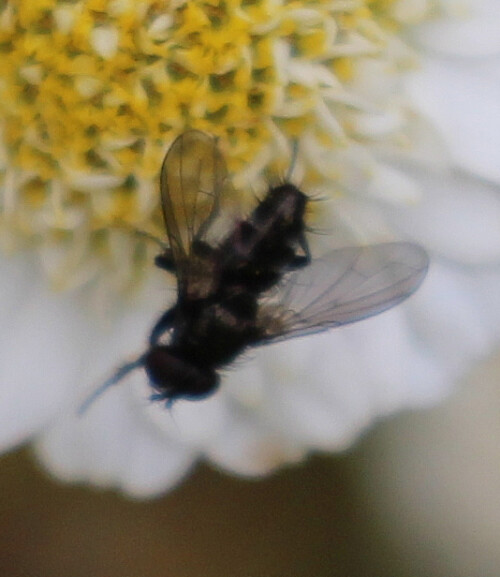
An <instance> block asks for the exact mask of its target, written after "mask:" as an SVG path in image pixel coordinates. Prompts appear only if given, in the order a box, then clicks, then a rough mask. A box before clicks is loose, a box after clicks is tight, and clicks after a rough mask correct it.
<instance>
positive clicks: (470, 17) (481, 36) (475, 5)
mask: <svg viewBox="0 0 500 577" xmlns="http://www.w3.org/2000/svg"><path fill="white" fill-rule="evenodd" d="M441 2H442V4H444V6H445V10H446V8H447V14H446V16H447V18H442V19H437V20H435V21H433V22H428V23H426V24H423V25H422V26H420V27H419V28H418V30H417V32H416V33H415V37H416V38H417V39H418V40H419V42H421V43H422V44H423V45H424V46H426V47H427V48H430V49H432V50H435V51H437V52H442V53H444V54H455V55H462V56H487V55H490V54H494V53H498V52H499V51H500V33H499V22H500V4H499V3H498V0H469V2H468V4H467V3H466V2H463V1H457V0H441Z"/></svg>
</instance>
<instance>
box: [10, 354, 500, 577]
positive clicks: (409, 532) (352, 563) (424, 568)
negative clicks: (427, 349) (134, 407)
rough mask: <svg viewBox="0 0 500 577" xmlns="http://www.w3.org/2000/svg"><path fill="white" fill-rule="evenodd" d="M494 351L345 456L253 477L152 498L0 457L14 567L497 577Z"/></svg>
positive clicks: (195, 484)
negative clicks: (452, 388)
mask: <svg viewBox="0 0 500 577" xmlns="http://www.w3.org/2000/svg"><path fill="white" fill-rule="evenodd" d="M499 377H500V356H498V357H497V358H494V359H490V360H489V361H488V362H485V363H483V365H482V366H480V367H478V368H477V369H476V370H475V372H474V374H472V375H470V376H469V378H468V379H467V380H466V381H464V382H463V383H462V386H461V388H460V389H459V390H458V391H457V392H455V394H454V395H453V397H452V398H450V399H449V400H448V401H447V402H446V403H445V404H443V405H442V406H440V407H438V408H435V409H433V410H428V411H423V412H416V413H411V414H410V413H406V414H400V415H398V416H395V417H393V418H391V419H389V420H386V421H384V422H382V423H379V424H378V425H377V426H376V427H374V428H373V429H372V430H371V431H369V432H368V433H367V434H366V435H365V436H364V438H362V439H361V440H360V441H359V442H358V443H357V445H356V446H355V447H353V448H352V449H351V450H350V451H349V452H348V453H346V454H342V455H339V456H337V457H328V458H327V457H320V456H314V457H311V458H310V459H309V460H308V461H307V462H306V463H304V464H303V465H301V466H298V467H293V468H289V469H286V470H282V471H280V472H278V473H276V474H275V475H274V476H272V477H270V478H267V479H264V480H258V481H255V480H253V481H248V480H243V479H238V478H233V477H229V476H227V475H224V474H221V473H219V472H217V471H215V470H213V469H210V468H209V467H207V466H206V465H200V466H198V467H197V468H196V469H195V471H194V472H193V474H192V475H191V476H190V477H188V478H187V479H186V480H185V482H184V483H183V484H181V485H180V486H179V487H178V488H177V489H176V490H174V491H172V492H171V493H169V494H166V495H165V496H164V497H162V498H160V499H156V500H152V501H132V500H130V499H128V498H126V497H123V496H121V495H120V494H117V493H114V492H111V491H99V490H96V489H91V488H87V487H76V486H68V485H62V484H59V483H58V482H56V481H53V480H52V479H50V478H49V477H47V476H46V474H45V473H43V472H41V471H40V470H39V469H38V467H37V465H36V463H35V462H34V460H33V458H32V456H31V454H30V452H29V450H27V449H22V450H20V451H18V452H15V453H11V454H10V455H7V456H4V457H2V458H1V459H0V511H1V513H0V575H2V576H7V577H27V576H30V577H32V576H37V577H45V576H50V577H52V576H59V575H64V576H70V577H80V576H81V577H83V576H85V577H88V576H89V575H92V576H93V577H100V576H106V577H114V576H117V577H118V576H120V577H129V576H130V577H132V576H141V577H160V576H161V577H169V576H175V577H195V576H196V577H200V576H203V577H224V576H226V575H227V576H230V575H238V576H242V577H278V576H279V577H282V576H284V575H286V576H287V577H305V576H311V575H314V576H315V577H322V576H325V577H326V576H328V577H337V576H348V577H351V576H355V577H375V576H381V575H384V576H391V577H406V576H411V577H420V576H421V577H424V576H425V577H428V576H432V577H441V576H443V577H445V576H446V577H462V576H463V577H489V576H491V577H497V576H498V575H499V573H500V442H499V440H500V393H499V386H498V383H499V380H500V379H499Z"/></svg>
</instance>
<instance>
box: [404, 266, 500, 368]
mask: <svg viewBox="0 0 500 577" xmlns="http://www.w3.org/2000/svg"><path fill="white" fill-rule="evenodd" d="M472 274H474V273H472ZM466 278H467V273H466V272H464V271H463V270H461V269H460V268H459V267H456V266H455V267H453V266H449V265H445V264H444V263H440V262H438V261H434V262H433V263H432V264H431V267H430V270H429V274H428V276H427V278H426V280H425V283H424V284H423V286H422V287H421V289H420V290H419V292H418V293H417V294H416V295H414V297H412V298H413V303H412V305H413V306H414V307H415V310H416V312H417V314H416V316H415V318H414V321H413V325H414V328H415V331H416V333H417V334H418V335H419V337H420V340H421V342H422V343H424V344H425V345H424V346H425V347H426V348H427V351H428V354H430V355H433V356H434V357H435V358H438V359H439V360H440V362H441V363H443V364H444V366H445V367H447V369H448V372H449V374H450V376H453V377H454V378H456V377H458V376H459V375H460V374H461V373H462V372H463V371H465V370H466V369H467V368H468V367H469V366H470V364H471V363H472V362H474V361H478V360H479V359H481V358H484V357H485V356H486V355H488V354H489V353H490V352H491V348H492V345H493V340H494V336H495V335H494V333H493V331H492V330H491V328H489V327H488V323H487V322H485V321H486V317H483V315H484V314H487V311H485V309H484V308H483V307H481V305H480V303H479V302H478V299H477V298H476V297H477V295H476V293H475V292H474V291H473V290H471V289H470V288H469V287H467V283H466V282H465V281H466Z"/></svg>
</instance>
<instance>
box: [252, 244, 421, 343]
mask: <svg viewBox="0 0 500 577" xmlns="http://www.w3.org/2000/svg"><path fill="white" fill-rule="evenodd" d="M428 266H429V258H428V256H427V253H426V252H425V250H424V249H422V248H421V247H419V246H417V245H415V244H411V243H387V244H379V245H373V246H366V247H349V248H341V249H338V250H334V251H332V252H330V253H328V254H326V255H325V256H324V257H322V258H320V259H316V260H314V261H313V262H312V263H311V264H310V265H309V266H306V267H304V268H302V269H299V270H297V271H295V272H293V273H291V274H289V275H287V277H285V279H284V280H283V282H282V283H281V286H279V287H278V288H277V289H276V291H275V293H274V294H271V295H270V296H269V297H268V298H267V300H266V301H264V302H263V303H262V305H261V307H260V312H259V320H258V323H259V326H261V327H262V332H263V335H264V336H263V338H262V341H261V342H262V344H266V343H269V342H275V341H279V340H284V339H288V338H293V337H299V336H303V335H307V334H310V333H315V332H320V331H325V330H327V329H330V328H333V327H338V326H341V325H346V324H349V323H354V322H356V321H359V320H362V319H365V318H368V317H371V316H373V315H376V314H378V313H381V312H382V311H385V310H387V309H389V308H391V307H393V306H395V305H397V304H399V303H400V302H401V301H403V300H405V299H406V298H408V297H409V296H410V295H411V294H412V293H413V292H414V291H415V290H417V288H418V287H419V286H420V284H421V283H422V281H423V280H424V278H425V275H426V273H427V269H428Z"/></svg>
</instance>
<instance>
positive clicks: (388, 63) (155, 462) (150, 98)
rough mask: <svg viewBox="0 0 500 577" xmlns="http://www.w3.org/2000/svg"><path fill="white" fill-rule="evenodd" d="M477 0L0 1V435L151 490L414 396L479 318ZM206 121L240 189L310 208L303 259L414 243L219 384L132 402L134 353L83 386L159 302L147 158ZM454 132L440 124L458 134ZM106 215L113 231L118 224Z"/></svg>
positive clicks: (337, 439) (482, 147)
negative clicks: (388, 293)
mask: <svg viewBox="0 0 500 577" xmlns="http://www.w3.org/2000/svg"><path fill="white" fill-rule="evenodd" d="M499 16H500V15H499V14H498V8H496V6H495V2H493V1H490V2H488V1H484V2H476V3H474V4H472V3H470V5H467V4H466V3H464V2H458V1H456V2H454V1H452V0H448V1H444V0H443V1H442V2H438V1H437V0H392V1H387V0H329V1H325V0H306V1H299V0H297V1H293V2H280V1H276V0H275V1H273V0H269V1H266V0H262V1H259V0H256V1H243V2H241V1H239V0H228V1H226V2H223V3H220V2H211V1H206V2H199V1H197V0H196V1H193V0H192V1H190V2H187V1H183V0H175V1H167V0H141V1H140V2H137V0H86V1H84V0H76V1H73V2H62V1H58V0H43V1H40V2H37V3H36V4H33V3H32V2H29V1H28V0H16V2H13V1H6V2H4V3H3V4H2V8H1V13H0V38H1V40H0V46H1V48H2V64H3V66H2V72H1V75H0V111H1V114H0V118H1V123H2V124H1V136H0V162H1V173H0V178H1V179H2V200H1V205H0V208H1V215H0V219H1V220H0V240H1V247H2V249H3V252H2V258H1V260H0V266H1V267H2V269H3V270H2V272H3V274H2V275H1V278H2V281H1V284H0V286H1V289H2V291H3V293H2V298H1V299H0V310H1V312H2V315H3V316H2V319H3V323H2V327H3V330H2V332H1V334H0V338H1V339H2V347H1V350H2V361H1V363H0V423H1V425H0V444H1V446H2V448H3V449H4V450H8V449H10V448H12V447H15V446H18V445H19V444H21V443H25V442H28V441H29V442H32V443H33V446H34V448H35V451H36V454H37V455H38V458H39V459H40V461H41V462H42V463H44V464H45V465H46V467H47V468H48V469H49V470H50V471H51V472H52V473H54V474H55V475H57V476H58V477H60V478H62V479H65V480H69V481H78V482H90V483H93V484H96V485H99V486H104V487H115V488H119V489H121V490H123V491H125V492H127V493H129V494H131V495H135V496H141V497H145V496H152V495H156V494H159V493H161V492H163V491H166V490H168V489H169V488H171V487H173V486H174V485H175V484H176V483H177V482H179V480H180V479H181V478H182V477H183V476H184V475H185V474H186V473H187V472H188V471H189V470H190V468H191V467H192V466H193V464H194V463H196V462H197V461H198V460H199V459H200V458H201V459H205V460H207V461H209V462H211V463H212V464H214V465H216V466H218V467H221V468H222V469H224V470H226V471H230V472H233V473H236V474H240V475H253V476H255V475H262V474H265V473H268V472H270V471H272V470H274V469H275V468H276V467H278V466H280V465H282V464H285V463H291V462H297V461H300V460H301V459H303V458H304V456H305V455H307V454H308V453H309V452H310V451H319V450H320V451H338V450H341V449H344V448H346V447H348V446H349V445H350V444H351V443H352V442H353V441H354V440H355V439H356V437H357V436H358V435H359V434H360V432H361V431H363V430H364V429H365V428H366V427H367V426H369V425H370V424H371V423H373V422H374V421H375V420H376V419H379V418H381V417H383V416H385V415H388V414H390V413H393V412H394V411H397V410H401V409H404V408H409V407H417V406H425V405H428V404H430V403H433V402H436V401H437V400H438V399H440V398H442V397H443V395H444V394H445V393H446V392H447V391H448V390H449V389H450V388H451V386H452V385H453V383H454V382H455V381H456V380H457V378H458V377H459V376H460V375H461V374H463V373H464V371H466V370H467V369H468V368H469V367H470V366H471V364H472V363H473V362H475V361H476V360H477V359H478V358H480V357H482V356H484V355H486V354H487V353H488V352H489V351H491V350H492V349H493V348H494V347H496V346H497V344H498V340H499V337H500V329H499V328H498V327H500V322H499V321H500V319H499V318H498V317H499V316H500V306H499V305H500V303H499V302H497V301H498V300H499V298H500V296H499V295H500V291H498V290H497V287H498V286H499V284H500V269H499V267H498V264H499V263H500V227H499V226H498V222H499V220H500V218H499V217H500V196H499V195H498V187H499V182H500V173H499V172H498V171H499V170H500V169H499V163H498V162H497V159H496V160H495V155H496V154H497V153H496V151H497V150H498V134H500V127H499V126H498V113H496V112H495V111H496V106H497V103H498V86H499V85H500V83H499V82H498V80H499V67H498V52H499V45H498V34H496V28H495V24H496V23H497V22H498V17H499ZM187 129H197V130H202V131H204V132H206V133H207V134H210V135H213V136H214V137H217V138H218V143H219V145H220V148H221V150H222V152H223V154H224V158H225V160H226V162H227V166H228V170H229V173H230V175H231V182H232V185H233V187H234V190H236V191H238V197H237V202H238V204H239V205H240V206H241V208H242V210H249V209H250V208H251V207H252V206H253V204H254V203H255V201H254V198H255V195H257V196H258V195H259V194H262V192H263V191H265V190H266V187H267V186H268V181H269V175H280V174H286V173H287V172H288V170H289V168H290V167H289V164H290V158H291V151H292V149H293V147H294V143H296V147H297V150H298V157H297V160H296V163H295V166H294V167H293V169H294V170H293V178H294V179H297V181H298V183H300V185H301V187H302V188H303V189H304V190H305V191H307V192H309V193H310V194H311V195H313V196H314V194H317V195H318V196H321V197H322V198H324V199H325V200H324V202H321V203H311V204H312V205H313V206H312V207H311V214H310V215H309V216H310V222H309V224H310V225H311V227H312V228H313V229H316V230H317V231H323V232H325V234H314V233H311V234H310V235H309V238H310V242H311V246H312V250H313V253H318V252H321V251H322V250H327V249H328V248H331V247H332V246H336V245H346V244H349V243H350V244H364V243H371V242H380V241H388V240H401V239H407V240H412V241H414V242H417V243H419V244H422V245H423V246H424V247H426V248H427V249H428V250H429V252H430V254H431V258H432V261H433V263H432V268H431V271H430V274H429V277H428V279H427V281H426V282H425V284H424V286H423V287H422V289H421V290H420V291H419V293H418V294H417V295H415V296H414V297H412V299H411V300H410V301H409V302H408V303H406V304H405V305H403V306H401V307H398V308H397V309H395V310H392V311H390V312H387V313H385V314H383V315H381V316H379V317H376V318H373V319H370V320H367V321H365V322H363V323H360V324H358V325H354V326H349V327H345V328H343V329H340V330H337V331H331V332H328V333H325V334H321V335H316V336H312V337H308V338H304V339H296V340H294V341H290V342H287V343H283V344H280V345H273V346H269V347H263V348H262V349H260V350H255V351H252V352H251V353H250V354H249V355H248V356H247V357H245V358H242V359H239V360H238V361H237V362H236V363H235V364H234V366H232V367H231V368H230V369H229V370H227V371H226V372H225V374H224V379H223V385H222V387H221V389H220V391H218V392H217V394H216V395H214V396H213V397H210V398H208V399H206V400H204V401H200V402H188V401H179V402H178V403H176V404H175V406H174V407H173V409H172V410H171V411H168V410H166V409H165V407H164V406H162V405H161V404H159V403H151V402H150V401H149V400H148V397H149V395H150V392H151V389H150V387H149V385H148V383H147V381H146V378H145V375H144V373H143V371H137V372H136V373H134V374H131V375H130V376H129V377H128V378H127V379H126V380H125V381H124V382H122V383H120V385H117V386H116V387H113V388H111V389H109V390H108V391H107V392H106V394H105V395H103V396H102V397H101V398H99V399H98V400H96V402H95V403H94V404H93V405H92V406H91V407H90V409H89V410H88V411H87V412H86V413H85V414H84V415H83V416H79V415H78V414H77V409H78V407H79V406H80V405H81V402H82V400H84V399H85V398H86V397H87V396H88V394H89V393H90V392H91V391H92V390H94V389H95V388H96V386H98V385H99V384H100V383H102V382H103V381H104V379H105V378H106V377H107V376H109V374H110V373H111V372H112V371H113V369H114V368H116V366H118V365H119V364H120V363H122V362H123V361H124V360H126V359H127V358H128V357H129V356H130V355H137V353H138V352H141V351H143V350H144V347H145V341H146V337H147V335H148V330H149V329H150V327H151V326H152V325H153V323H154V321H155V320H156V319H157V318H158V316H159V314H160V313H161V312H163V311H164V310H165V309H166V308H167V307H168V306H170V305H171V304H172V302H173V301H174V300H175V284H174V280H173V279H169V278H168V277H167V276H166V275H165V274H164V273H162V271H158V270H155V268H154V266H153V265H152V259H153V257H154V251H155V247H154V246H151V243H149V242H148V241H147V240H145V239H144V238H143V237H141V236H140V235H138V234H135V233H134V230H141V231H145V232H148V233H151V234H154V235H156V236H162V235H163V236H165V233H164V230H162V222H161V211H160V210H159V193H158V173H159V168H160V166H161V162H162V159H163V157H164V154H165V151H166V150H167V149H168V147H169V145H170V144H171V143H172V142H173V140H174V139H175V138H176V137H177V136H178V135H179V134H181V133H182V132H184V131H185V130H187ZM458 135H460V138H458ZM117 223H120V224H117Z"/></svg>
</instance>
